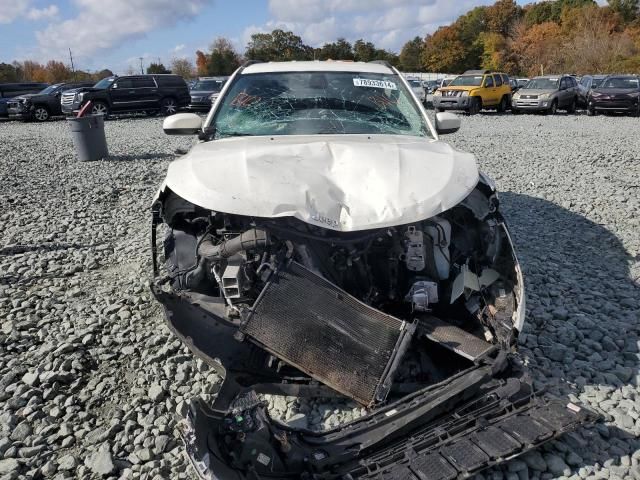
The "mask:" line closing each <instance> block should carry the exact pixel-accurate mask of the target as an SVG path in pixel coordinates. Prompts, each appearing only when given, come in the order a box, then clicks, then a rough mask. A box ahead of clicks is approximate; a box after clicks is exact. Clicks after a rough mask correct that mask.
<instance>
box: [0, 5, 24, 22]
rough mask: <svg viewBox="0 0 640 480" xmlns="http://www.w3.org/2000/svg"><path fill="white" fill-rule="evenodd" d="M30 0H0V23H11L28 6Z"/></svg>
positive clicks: (22, 13)
mask: <svg viewBox="0 0 640 480" xmlns="http://www.w3.org/2000/svg"><path fill="white" fill-rule="evenodd" d="M30 3H31V0H0V23H11V22H13V21H14V20H16V19H17V18H19V17H21V16H22V15H24V14H25V12H26V11H27V8H29V4H30Z"/></svg>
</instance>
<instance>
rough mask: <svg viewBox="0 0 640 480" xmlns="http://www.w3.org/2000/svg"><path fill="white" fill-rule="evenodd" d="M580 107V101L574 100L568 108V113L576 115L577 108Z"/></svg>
mask: <svg viewBox="0 0 640 480" xmlns="http://www.w3.org/2000/svg"><path fill="white" fill-rule="evenodd" d="M577 106H578V101H577V100H576V99H575V98H574V99H573V100H572V101H571V103H570V104H569V106H568V107H567V113H576V108H577Z"/></svg>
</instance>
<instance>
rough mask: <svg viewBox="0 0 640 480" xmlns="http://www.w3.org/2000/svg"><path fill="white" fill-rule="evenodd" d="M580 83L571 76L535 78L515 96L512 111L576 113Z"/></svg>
mask: <svg viewBox="0 0 640 480" xmlns="http://www.w3.org/2000/svg"><path fill="white" fill-rule="evenodd" d="M577 104H578V82H576V79H575V78H573V77H572V76H570V75H546V76H542V77H535V78H533V79H531V80H530V81H529V83H527V85H526V86H525V87H523V88H521V89H520V90H518V91H517V92H516V93H515V94H514V95H513V101H512V103H511V111H512V112H513V113H519V112H521V111H534V112H547V113H550V114H551V115H553V114H555V113H556V111H557V110H566V111H567V112H568V113H573V112H575V111H576V106H577Z"/></svg>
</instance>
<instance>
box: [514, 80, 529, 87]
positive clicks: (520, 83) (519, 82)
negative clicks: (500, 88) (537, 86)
mask: <svg viewBox="0 0 640 480" xmlns="http://www.w3.org/2000/svg"><path fill="white" fill-rule="evenodd" d="M516 81H517V82H518V86H519V87H520V88H522V87H524V86H526V85H527V83H529V79H528V78H516Z"/></svg>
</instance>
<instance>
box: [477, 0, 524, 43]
mask: <svg viewBox="0 0 640 480" xmlns="http://www.w3.org/2000/svg"><path fill="white" fill-rule="evenodd" d="M521 15H522V9H521V8H520V7H519V6H518V4H517V3H516V2H515V0H498V1H497V2H496V3H494V4H493V5H491V6H490V7H488V8H487V17H486V18H487V27H488V29H489V31H491V32H494V33H499V34H500V35H503V36H508V35H510V34H511V30H512V27H513V25H514V24H515V22H516V21H517V20H518V19H519V18H520V16H521Z"/></svg>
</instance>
